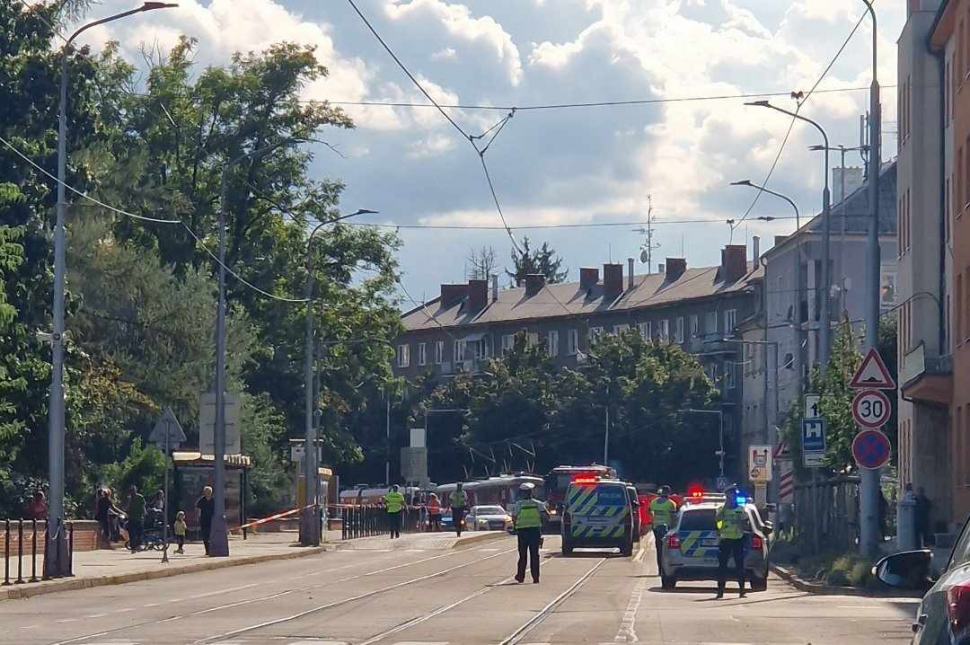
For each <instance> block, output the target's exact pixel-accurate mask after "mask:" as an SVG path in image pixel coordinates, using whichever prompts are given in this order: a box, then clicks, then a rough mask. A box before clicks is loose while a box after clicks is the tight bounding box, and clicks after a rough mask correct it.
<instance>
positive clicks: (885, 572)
mask: <svg viewBox="0 0 970 645" xmlns="http://www.w3.org/2000/svg"><path fill="white" fill-rule="evenodd" d="M932 564H933V552H932V551H930V550H929V549H921V550H919V551H903V552H902V553H894V554H893V555H890V556H886V557H885V558H883V559H882V560H879V561H878V562H877V563H876V564H875V566H874V567H872V575H874V576H875V577H876V578H877V579H878V580H879V581H880V582H882V583H883V584H884V585H886V586H888V587H894V588H896V589H917V590H926V589H929V588H930V587H932V586H933V579H932V577H931V574H932Z"/></svg>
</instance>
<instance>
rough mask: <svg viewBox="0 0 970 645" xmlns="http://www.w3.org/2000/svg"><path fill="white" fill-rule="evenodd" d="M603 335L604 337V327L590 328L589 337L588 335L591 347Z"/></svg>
mask: <svg viewBox="0 0 970 645" xmlns="http://www.w3.org/2000/svg"><path fill="white" fill-rule="evenodd" d="M602 335H603V328H602V327H590V328H589V335H588V339H589V344H590V346H592V344H593V343H594V342H595V341H596V340H598V339H599V338H600V337H601V336H602Z"/></svg>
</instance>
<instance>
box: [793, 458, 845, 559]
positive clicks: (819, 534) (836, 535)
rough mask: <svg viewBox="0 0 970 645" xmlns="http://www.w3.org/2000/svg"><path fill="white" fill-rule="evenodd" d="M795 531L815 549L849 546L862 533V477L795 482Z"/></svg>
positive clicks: (806, 544)
mask: <svg viewBox="0 0 970 645" xmlns="http://www.w3.org/2000/svg"><path fill="white" fill-rule="evenodd" d="M794 519H795V526H794V528H795V532H796V533H797V535H798V537H799V538H801V540H800V541H801V542H802V544H804V545H805V546H806V547H808V548H810V549H811V550H812V552H813V553H819V552H821V551H833V550H848V549H851V548H853V547H854V546H855V544H856V540H857V539H858V537H859V478H858V477H836V478H834V479H827V480H819V481H816V482H810V483H807V484H799V485H797V486H795V518H794Z"/></svg>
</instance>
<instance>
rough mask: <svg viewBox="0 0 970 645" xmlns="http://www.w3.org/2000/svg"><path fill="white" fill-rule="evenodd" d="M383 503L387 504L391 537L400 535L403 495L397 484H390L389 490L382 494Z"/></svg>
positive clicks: (403, 504)
mask: <svg viewBox="0 0 970 645" xmlns="http://www.w3.org/2000/svg"><path fill="white" fill-rule="evenodd" d="M384 503H385V504H386V505H387V519H388V524H390V525H391V539H392V540H393V539H394V538H396V537H397V538H399V537H401V515H402V513H404V506H405V501H404V495H403V494H402V493H401V490H400V487H399V486H398V485H397V484H394V485H393V486H391V490H390V491H388V493H387V495H385V496H384Z"/></svg>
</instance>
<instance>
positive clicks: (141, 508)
mask: <svg viewBox="0 0 970 645" xmlns="http://www.w3.org/2000/svg"><path fill="white" fill-rule="evenodd" d="M144 530H145V498H144V497H142V495H141V493H139V492H138V487H137V486H135V485H134V484H132V485H131V488H129V489H128V544H129V546H130V548H131V552H132V553H135V552H136V551H138V548H139V547H140V546H141V538H142V533H143V531H144Z"/></svg>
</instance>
